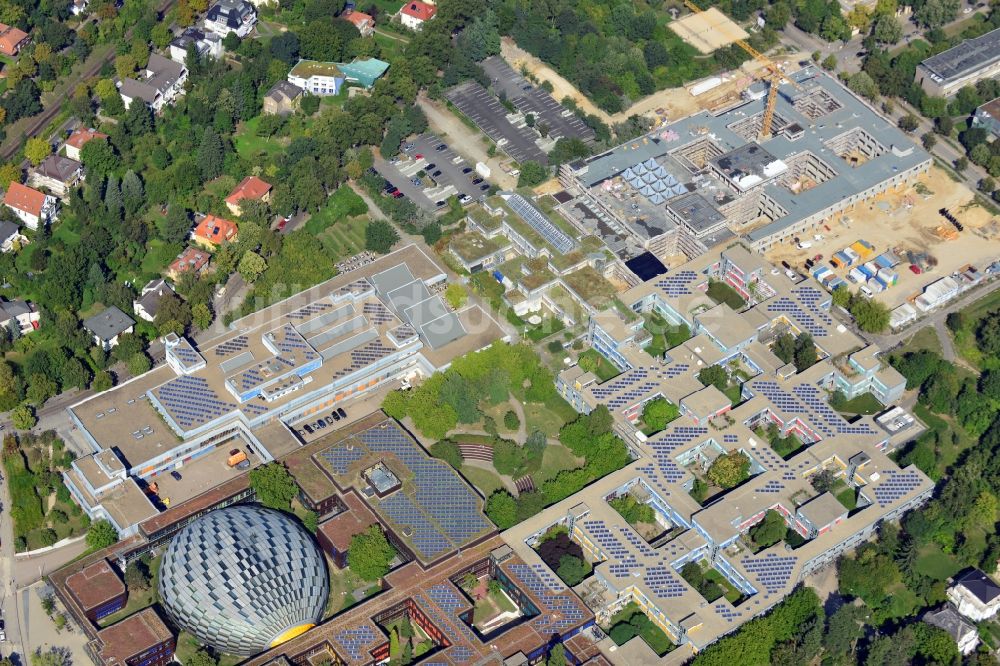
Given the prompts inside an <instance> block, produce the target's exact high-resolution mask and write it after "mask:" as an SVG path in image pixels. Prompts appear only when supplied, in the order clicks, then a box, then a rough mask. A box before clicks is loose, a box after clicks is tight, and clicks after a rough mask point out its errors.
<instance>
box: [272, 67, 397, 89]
mask: <svg viewBox="0 0 1000 666" xmlns="http://www.w3.org/2000/svg"><path fill="white" fill-rule="evenodd" d="M387 69H389V63H387V62H384V61H382V60H378V59H376V58H363V59H362V58H359V59H357V60H355V61H354V62H319V61H316V60H300V61H299V62H298V63H297V64H296V65H295V67H293V68H292V71H290V72H289V73H288V81H289V83H292V84H294V85H296V86H298V87H299V88H302V89H304V90H306V91H308V92H310V93H312V94H313V95H321V96H330V95H336V94H338V93H339V92H340V87H341V86H342V85H344V82H345V81H346V82H348V83H356V84H358V85H360V86H362V87H363V88H365V89H370V88H371V87H372V86H374V85H375V82H376V81H377V80H378V79H379V78H380V77H381V76H382V75H383V74H385V72H386V70H387Z"/></svg>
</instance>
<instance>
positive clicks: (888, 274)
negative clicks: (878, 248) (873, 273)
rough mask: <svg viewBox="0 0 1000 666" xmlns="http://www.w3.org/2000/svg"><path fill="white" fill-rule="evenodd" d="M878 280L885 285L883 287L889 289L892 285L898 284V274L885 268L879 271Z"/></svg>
mask: <svg viewBox="0 0 1000 666" xmlns="http://www.w3.org/2000/svg"><path fill="white" fill-rule="evenodd" d="M878 278H879V279H880V280H882V282H884V283H885V286H887V287H891V286H892V285H894V284H896V283H897V282H899V274H898V273H896V272H895V271H890V270H888V269H886V268H881V269H879V272H878Z"/></svg>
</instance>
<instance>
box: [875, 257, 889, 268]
mask: <svg viewBox="0 0 1000 666" xmlns="http://www.w3.org/2000/svg"><path fill="white" fill-rule="evenodd" d="M875 263H876V264H878V265H879V266H880V267H882V268H892V266H893V264H892V259H890V258H889V257H887V256H885V255H884V254H880V255H878V256H877V257H875Z"/></svg>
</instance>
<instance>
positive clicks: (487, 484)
mask: <svg viewBox="0 0 1000 666" xmlns="http://www.w3.org/2000/svg"><path fill="white" fill-rule="evenodd" d="M461 472H462V476H464V477H465V478H466V479H468V481H469V483H471V484H472V485H473V486H475V487H476V488H477V489H479V492H481V493H482V494H483V497H489V496H490V495H491V494H492V493H493V491H494V490H500V489H501V488H503V487H504V485H503V481H501V480H500V477H499V476H498V475H497V474H496V473H495V472H491V471H489V470H488V469H482V468H481V467H473V466H472V465H462V469H461Z"/></svg>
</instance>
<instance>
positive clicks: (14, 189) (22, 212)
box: [3, 181, 59, 230]
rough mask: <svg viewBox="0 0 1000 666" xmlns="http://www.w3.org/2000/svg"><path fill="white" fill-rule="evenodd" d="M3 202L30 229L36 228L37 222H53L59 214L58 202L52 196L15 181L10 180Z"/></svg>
mask: <svg viewBox="0 0 1000 666" xmlns="http://www.w3.org/2000/svg"><path fill="white" fill-rule="evenodd" d="M3 202H4V204H6V205H7V207H8V208H10V209H11V210H12V211H14V214H15V215H17V216H18V218H20V220H21V221H22V222H24V226H26V227H28V228H29V229H32V230H34V229H37V228H38V224H39V222H41V223H42V224H51V223H52V222H55V221H56V217H57V216H58V214H59V203H58V201H57V199H56V198H55V197H54V196H52V195H51V194H45V193H44V192H39V191H38V190H36V189H33V188H30V187H27V186H26V185H22V184H21V183H18V182H16V181H11V183H10V185H9V186H8V187H7V192H6V193H5V194H4V197H3Z"/></svg>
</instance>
